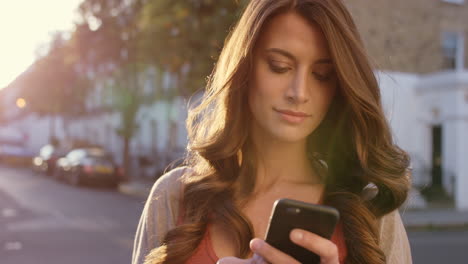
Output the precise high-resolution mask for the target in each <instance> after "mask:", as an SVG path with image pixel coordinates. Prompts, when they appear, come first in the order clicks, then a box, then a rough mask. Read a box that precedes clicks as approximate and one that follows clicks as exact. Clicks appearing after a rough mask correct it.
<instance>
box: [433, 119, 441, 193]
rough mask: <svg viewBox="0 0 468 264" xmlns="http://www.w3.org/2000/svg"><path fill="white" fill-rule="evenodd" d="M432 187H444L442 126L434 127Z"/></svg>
mask: <svg viewBox="0 0 468 264" xmlns="http://www.w3.org/2000/svg"><path fill="white" fill-rule="evenodd" d="M431 172H432V187H442V126H441V125H436V126H433V127H432V170H431Z"/></svg>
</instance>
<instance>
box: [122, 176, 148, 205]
mask: <svg viewBox="0 0 468 264" xmlns="http://www.w3.org/2000/svg"><path fill="white" fill-rule="evenodd" d="M153 183H154V182H150V181H129V182H124V183H121V184H120V185H119V188H118V190H119V192H121V193H123V194H127V195H130V196H135V197H138V198H141V199H145V200H146V198H147V197H148V195H149V193H150V190H151V187H152V186H153Z"/></svg>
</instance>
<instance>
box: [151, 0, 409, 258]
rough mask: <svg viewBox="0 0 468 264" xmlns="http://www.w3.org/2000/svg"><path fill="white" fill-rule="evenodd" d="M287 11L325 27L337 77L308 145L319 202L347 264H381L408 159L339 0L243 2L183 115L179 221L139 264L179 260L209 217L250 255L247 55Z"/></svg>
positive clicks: (403, 191) (252, 168)
mask: <svg viewBox="0 0 468 264" xmlns="http://www.w3.org/2000/svg"><path fill="white" fill-rule="evenodd" d="M289 11H294V12H296V13H297V14H299V15H301V16H302V17H303V18H305V19H306V20H307V21H309V22H310V23H314V24H316V25H318V26H319V27H320V28H321V29H322V31H323V34H324V35H325V38H326V39H327V42H328V45H329V50H330V53H331V56H332V60H333V63H334V67H335V71H336V75H337V78H338V92H337V95H336V97H335V98H334V101H333V103H332V105H331V107H330V110H329V111H328V113H327V116H326V117H325V119H324V121H323V122H322V123H321V124H320V126H319V127H318V128H317V129H316V130H315V131H314V132H313V133H312V134H311V135H310V136H309V138H308V144H309V146H310V151H311V154H313V156H314V157H316V158H317V159H320V160H322V161H324V163H325V164H326V165H327V167H328V172H327V177H326V188H325V193H324V199H323V202H324V204H327V205H331V206H334V207H336V208H337V209H338V210H339V211H340V213H341V219H342V223H343V230H344V236H345V241H346V242H347V243H346V244H347V247H348V256H347V260H346V263H373V264H378V263H385V255H384V253H383V252H382V250H381V249H380V248H379V241H378V236H379V234H378V231H379V230H378V228H377V220H378V219H379V218H380V217H382V216H383V215H385V214H387V213H389V212H391V211H393V210H395V209H397V208H398V207H399V206H400V205H401V204H402V203H403V202H404V201H405V199H406V196H407V192H408V189H409V179H408V178H407V177H406V169H407V167H408V164H409V158H408V155H407V154H406V153H405V152H404V151H402V150H401V149H400V148H398V147H397V146H396V145H395V144H394V142H393V139H392V135H391V131H390V128H389V126H388V123H387V121H386V119H385V116H384V113H383V110H382V106H381V101H380V100H381V99H380V91H379V86H378V83H377V81H376V78H375V76H374V72H373V70H372V67H371V65H370V63H369V59H368V58H367V55H366V53H365V51H364V48H363V43H362V41H361V39H360V36H359V33H358V30H357V28H356V26H355V24H354V22H353V20H352V18H351V15H350V14H349V13H348V11H347V10H346V8H345V6H344V5H343V3H342V2H341V1H340V0H252V1H251V2H250V3H249V4H248V6H247V8H246V10H245V12H244V13H243V15H242V17H241V19H240V20H239V22H238V24H237V25H236V26H235V28H234V30H233V31H232V32H231V33H230V35H229V36H228V38H227V41H226V43H225V46H224V49H223V51H222V52H221V55H220V58H219V60H218V63H217V65H216V66H215V69H214V71H213V73H212V75H211V76H210V79H209V82H208V85H207V89H206V92H205V95H204V97H203V100H202V101H201V103H200V104H199V105H198V106H197V107H195V108H194V109H192V110H191V111H190V113H189V118H188V121H187V128H188V132H189V146H188V150H189V157H188V159H187V163H188V165H189V166H190V167H192V168H193V173H192V174H191V176H189V177H186V178H185V191H184V194H183V206H184V209H185V210H184V219H185V223H184V224H182V225H179V226H177V227H176V228H174V229H172V230H170V231H169V232H168V233H167V235H166V237H165V240H164V244H163V245H162V246H161V247H158V248H156V249H154V250H153V251H152V252H151V253H150V254H149V255H148V257H147V261H146V263H151V264H156V263H184V262H185V261H186V260H187V259H188V258H189V257H190V256H191V255H192V254H193V253H194V252H195V250H196V248H197V247H198V245H199V243H200V242H201V240H202V238H203V236H204V234H205V231H206V228H207V224H208V223H209V222H210V221H213V218H215V219H216V222H217V223H219V224H221V225H223V226H224V227H225V229H226V230H228V231H229V232H231V234H232V237H233V238H235V242H236V244H237V256H238V257H246V256H248V254H249V247H248V244H249V240H250V239H252V236H253V230H252V225H251V223H250V221H249V220H248V219H247V217H246V216H245V215H244V214H243V213H242V211H241V210H240V208H241V205H242V204H244V202H245V199H248V197H249V195H250V194H251V193H252V191H253V186H255V172H256V160H255V156H254V155H253V151H252V150H251V146H252V144H251V142H250V139H249V131H250V128H249V124H250V122H251V117H250V111H248V110H247V109H248V105H247V100H246V98H247V89H248V84H249V83H248V82H249V77H250V74H251V72H252V67H253V66H252V58H253V50H254V47H255V44H256V42H257V40H258V38H259V35H260V34H261V31H262V29H263V27H264V25H265V23H266V22H267V21H269V20H270V19H272V17H274V16H275V15H277V14H279V13H283V12H289ZM240 153H242V162H239V158H240V157H239V156H240V155H239V154H240ZM368 183H374V184H375V185H376V186H377V187H378V190H379V192H378V194H377V196H376V197H374V198H373V199H371V200H364V199H363V198H362V197H361V192H362V189H363V187H364V186H366V185H367V184H368ZM241 197H247V198H241Z"/></svg>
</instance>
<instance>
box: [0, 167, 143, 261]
mask: <svg viewBox="0 0 468 264" xmlns="http://www.w3.org/2000/svg"><path fill="white" fill-rule="evenodd" d="M142 208H143V201H141V199H137V198H134V197H129V196H126V195H124V194H121V193H118V192H117V191H113V190H109V189H102V188H101V189H98V188H89V187H86V188H76V187H72V186H69V185H66V184H64V183H61V182H57V181H54V180H52V179H50V178H47V177H45V176H42V175H36V174H35V173H33V172H32V171H30V170H28V169H13V168H6V167H1V168H0V210H1V215H0V260H1V261H0V262H1V263H2V264H23V263H24V264H59V263H60V264H63V263H68V264H75V263H76V264H78V263H80V264H82V263H90V264H92V263H100V264H104V263H112V264H124V263H125V264H128V263H130V259H131V250H132V243H133V235H134V232H135V229H136V225H137V222H138V218H139V215H140V213H141V210H142Z"/></svg>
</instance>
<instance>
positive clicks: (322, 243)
mask: <svg viewBox="0 0 468 264" xmlns="http://www.w3.org/2000/svg"><path fill="white" fill-rule="evenodd" d="M290 239H291V241H292V242H294V243H295V244H297V245H299V246H301V247H303V248H305V249H307V250H310V251H312V252H314V253H315V254H317V255H319V256H320V262H321V263H322V264H335V263H339V255H338V247H337V246H336V245H335V244H334V243H333V242H331V241H330V240H328V239H325V238H323V237H321V236H319V235H317V234H314V233H311V232H307V231H305V230H301V229H294V230H292V231H291V233H290Z"/></svg>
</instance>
